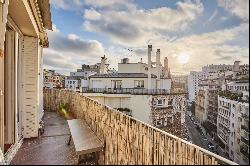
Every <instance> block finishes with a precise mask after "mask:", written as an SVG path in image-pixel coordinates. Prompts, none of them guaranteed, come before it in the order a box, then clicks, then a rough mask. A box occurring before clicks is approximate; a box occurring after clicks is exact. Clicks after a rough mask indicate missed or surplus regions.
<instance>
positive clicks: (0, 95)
mask: <svg viewBox="0 0 250 166" xmlns="http://www.w3.org/2000/svg"><path fill="white" fill-rule="evenodd" d="M8 5H9V0H0V149H2V150H3V149H4V40H5V31H6V23H7V15H8Z"/></svg>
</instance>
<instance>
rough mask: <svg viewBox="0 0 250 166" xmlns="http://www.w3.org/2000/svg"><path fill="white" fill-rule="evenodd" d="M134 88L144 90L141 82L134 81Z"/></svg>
mask: <svg viewBox="0 0 250 166" xmlns="http://www.w3.org/2000/svg"><path fill="white" fill-rule="evenodd" d="M135 88H144V81H143V80H135Z"/></svg>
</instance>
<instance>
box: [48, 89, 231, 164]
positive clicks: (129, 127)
mask: <svg viewBox="0 0 250 166" xmlns="http://www.w3.org/2000/svg"><path fill="white" fill-rule="evenodd" d="M61 103H64V104H65V103H68V104H69V108H70V111H72V113H73V114H74V115H75V117H76V118H78V119H84V120H85V121H86V122H87V124H88V125H89V126H90V127H91V128H92V130H93V131H94V132H95V133H96V135H97V136H98V137H99V138H101V139H102V140H104V145H105V149H104V164H116V165H134V164H136V165H152V164H154V165H219V164H228V165H234V164H235V163H233V162H231V161H229V160H227V159H225V158H222V157H220V156H218V155H216V154H213V153H211V152H209V151H206V150H204V149H202V148H200V147H198V146H196V145H193V144H191V143H189V142H186V141H184V140H182V139H180V138H178V137H175V136H173V135H170V134H168V133H166V132H164V131H161V130H159V129H157V128H154V127H152V126H150V125H148V124H145V123H143V122H140V121H138V120H136V119H134V118H132V117H129V116H127V115H125V114H122V113H120V112H118V111H116V110H114V109H112V108H109V107H107V106H104V105H101V104H99V103H97V102H96V101H94V100H91V99H89V98H87V97H85V96H82V95H81V94H80V93H77V92H72V91H66V90H51V89H46V90H44V109H45V110H54V111H55V110H57V109H58V108H59V105H60V104H61Z"/></svg>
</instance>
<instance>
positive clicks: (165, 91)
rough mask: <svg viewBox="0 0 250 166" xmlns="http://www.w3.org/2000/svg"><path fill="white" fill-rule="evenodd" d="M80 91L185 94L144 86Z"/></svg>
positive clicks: (83, 90)
mask: <svg viewBox="0 0 250 166" xmlns="http://www.w3.org/2000/svg"><path fill="white" fill-rule="evenodd" d="M82 93H104V94H133V95H143V94H145V95H166V94H170V93H178V94H186V92H185V91H183V92H181V91H175V90H171V91H169V90H166V89H145V88H92V89H91V88H82Z"/></svg>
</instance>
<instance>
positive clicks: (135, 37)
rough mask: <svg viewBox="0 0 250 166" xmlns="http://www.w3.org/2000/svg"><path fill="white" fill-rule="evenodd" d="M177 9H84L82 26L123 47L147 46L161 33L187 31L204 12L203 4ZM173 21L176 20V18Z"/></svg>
mask: <svg viewBox="0 0 250 166" xmlns="http://www.w3.org/2000/svg"><path fill="white" fill-rule="evenodd" d="M176 7H177V8H176V9H172V8H168V7H161V8H156V9H149V10H143V9H137V8H136V9H134V10H130V9H128V11H119V10H115V9H114V10H112V9H109V10H97V9H93V8H92V9H90V10H85V13H84V18H85V22H84V24H83V27H84V29H85V30H87V31H91V32H98V33H101V34H104V35H107V36H109V37H110V39H111V41H113V43H116V44H121V45H140V46H142V45H145V44H146V41H148V40H150V39H151V38H155V37H156V36H158V39H160V38H162V36H161V35H160V32H161V31H163V32H177V31H182V30H185V29H187V28H188V25H190V24H191V23H192V22H193V21H194V20H195V19H196V18H197V17H199V15H200V14H201V13H202V12H203V9H204V8H203V4H202V3H201V2H200V1H185V2H178V3H177V4H176ZM173 18H174V19H173Z"/></svg>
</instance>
